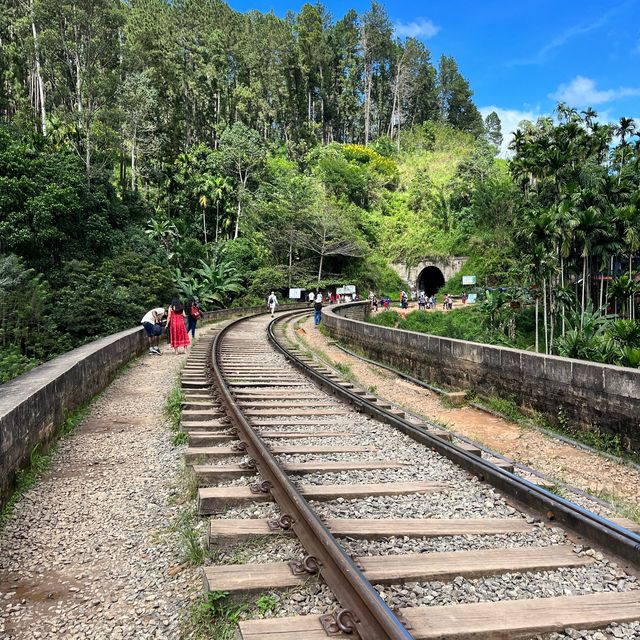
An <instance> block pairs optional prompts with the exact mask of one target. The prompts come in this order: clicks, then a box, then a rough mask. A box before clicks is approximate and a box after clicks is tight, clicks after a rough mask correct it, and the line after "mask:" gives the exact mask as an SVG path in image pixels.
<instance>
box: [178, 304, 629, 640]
mask: <svg viewBox="0 0 640 640" xmlns="http://www.w3.org/2000/svg"><path fill="white" fill-rule="evenodd" d="M297 315H298V314H296V313H294V314H286V315H284V316H282V317H280V318H279V319H277V320H276V321H275V322H273V323H271V322H270V319H269V318H266V317H265V316H257V317H252V318H249V319H243V320H241V321H237V322H234V323H231V324H229V325H228V326H227V327H225V328H224V329H222V330H221V331H220V332H218V333H216V334H215V336H214V337H212V338H203V339H202V340H201V341H200V342H199V343H198V344H197V345H196V346H195V347H194V350H193V352H192V354H191V356H190V358H189V361H188V363H187V366H186V368H185V370H184V372H183V381H182V385H183V389H184V392H185V394H186V397H185V404H184V408H183V423H182V427H183V429H184V430H185V431H186V432H188V434H189V446H188V448H187V450H186V453H185V455H186V458H187V461H188V462H189V463H190V464H191V465H193V470H194V473H195V475H196V478H197V480H198V484H199V487H200V488H199V490H198V510H199V513H200V514H201V515H203V516H209V517H210V523H209V532H208V536H209V543H210V545H211V546H212V547H213V548H221V549H224V548H226V547H228V546H230V545H236V547H242V545H244V544H246V543H247V542H248V541H253V542H255V541H256V540H260V541H261V544H262V546H261V547H260V550H259V551H258V552H257V553H256V554H254V556H255V557H252V556H251V554H249V557H252V561H251V562H241V563H238V564H220V565H213V566H208V567H205V569H204V582H205V589H207V590H209V591H215V592H224V593H226V594H227V595H228V596H229V597H230V598H246V597H247V595H251V596H252V597H253V596H256V595H260V594H261V593H263V592H269V591H273V590H277V591H279V592H282V593H285V594H292V595H291V597H289V596H286V595H285V596H284V597H283V598H282V599H281V600H280V603H281V604H282V606H281V607H280V609H279V610H277V611H275V613H276V614H277V616H278V617H268V618H264V619H257V620H245V621H242V622H240V624H239V630H238V637H240V638H244V639H246V640H249V639H252V640H253V639H255V640H258V639H259V638H260V639H262V638H266V639H270V640H286V639H289V638H293V637H296V638H303V639H310V640H315V639H320V638H326V637H344V638H357V637H360V638H363V639H367V640H368V639H376V640H377V639H378V638H407V639H408V638H415V639H416V640H418V639H422V638H425V639H426V638H487V637H491V638H494V637H495V638H532V637H537V636H538V635H539V634H545V633H551V632H557V633H559V634H563V632H564V630H565V629H568V628H569V629H574V630H575V629H579V630H580V629H582V630H584V629H606V628H607V627H608V625H610V624H612V623H613V624H616V625H618V626H616V627H615V628H611V629H613V630H611V633H614V634H618V635H614V636H611V637H623V638H624V637H628V638H636V637H640V636H639V635H636V634H640V623H638V622H637V621H638V620H640V588H639V585H638V583H637V580H636V576H635V569H636V568H637V566H638V562H639V558H638V556H639V554H640V551H639V549H640V547H638V541H639V540H640V538H638V536H637V534H635V533H633V532H632V531H629V530H628V529H626V528H625V527H624V526H621V523H611V522H609V521H605V520H603V519H602V518H598V517H597V516H593V514H589V512H587V511H586V510H584V509H582V508H580V507H578V506H576V505H572V504H571V503H568V502H567V501H564V500H562V499H561V498H557V497H555V496H553V495H552V494H548V492H546V491H545V490H544V489H542V488H541V487H538V486H535V485H533V484H532V483H531V482H528V481H527V480H524V479H520V478H516V477H515V476H513V474H511V473H510V472H509V470H508V469H505V468H504V467H503V468H501V467H500V466H498V465H496V464H494V463H492V462H490V461H486V460H482V459H481V458H479V457H478V453H479V452H477V451H472V450H471V448H469V447H459V446H457V445H455V444H453V443H451V442H449V441H447V439H446V436H444V434H441V433H434V432H433V429H432V428H431V427H430V426H429V425H424V424H420V423H419V422H417V421H415V420H412V419H410V417H409V416H405V415H404V414H403V412H402V411H401V410H399V409H398V408H396V407H394V406H392V405H390V404H388V403H385V402H384V401H383V400H381V399H379V398H376V397H375V396H372V395H371V394H369V393H368V392H367V391H366V390H364V389H359V388H357V386H356V385H354V384H353V383H349V382H347V381H345V380H343V379H341V378H340V377H339V376H338V375H337V374H336V373H335V372H332V371H331V370H329V369H327V368H325V367H323V366H322V365H319V364H318V363H314V362H312V361H311V359H310V358H309V357H308V356H307V355H305V354H303V353H301V352H300V351H298V350H297V349H295V348H292V347H291V346H290V345H287V343H286V341H285V340H284V339H283V337H282V325H283V323H285V322H287V321H290V320H291V319H292V318H295V317H297ZM271 343H272V344H271ZM274 346H275V348H274ZM454 461H455V463H454ZM498 489H500V491H498ZM548 519H550V520H548ZM558 523H561V524H564V525H566V526H568V527H570V528H569V529H566V530H565V529H564V528H561V527H559V526H557V525H558ZM245 555H246V554H245ZM276 559H277V560H278V561H274V560H276ZM291 602H294V603H298V604H297V606H295V607H293V606H289V604H290V603H291ZM300 603H302V604H300ZM288 613H306V615H295V616H291V615H287V614H288ZM280 616H281V617H280ZM574 633H577V632H574ZM619 634H621V635H619ZM557 637H563V635H559V636H557ZM566 637H588V636H581V635H577V636H576V635H567V636H566ZM594 637H597V636H594ZM601 637H604V638H606V637H607V635H603V634H601Z"/></svg>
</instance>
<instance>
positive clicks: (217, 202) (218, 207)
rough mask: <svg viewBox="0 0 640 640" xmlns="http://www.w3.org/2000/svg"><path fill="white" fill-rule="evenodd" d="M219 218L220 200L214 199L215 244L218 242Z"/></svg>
mask: <svg viewBox="0 0 640 640" xmlns="http://www.w3.org/2000/svg"><path fill="white" fill-rule="evenodd" d="M219 218H220V200H217V201H216V244H218V219H219Z"/></svg>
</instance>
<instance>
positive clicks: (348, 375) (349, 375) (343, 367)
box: [333, 362, 356, 382]
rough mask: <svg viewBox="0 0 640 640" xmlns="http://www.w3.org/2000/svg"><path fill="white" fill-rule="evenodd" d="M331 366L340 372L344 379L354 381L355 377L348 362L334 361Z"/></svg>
mask: <svg viewBox="0 0 640 640" xmlns="http://www.w3.org/2000/svg"><path fill="white" fill-rule="evenodd" d="M333 367H334V368H335V369H337V370H338V371H339V372H340V373H341V374H342V377H343V378H344V379H345V380H348V381H349V382H354V380H355V379H356V376H355V374H354V373H353V370H352V369H351V365H350V364H348V363H346V362H334V363H333Z"/></svg>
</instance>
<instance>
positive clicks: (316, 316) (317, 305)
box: [313, 293, 322, 329]
mask: <svg viewBox="0 0 640 640" xmlns="http://www.w3.org/2000/svg"><path fill="white" fill-rule="evenodd" d="M321 320H322V294H321V293H317V294H316V301H315V302H314V303H313V322H314V324H315V326H316V329H317V328H318V325H319V324H320V321H321Z"/></svg>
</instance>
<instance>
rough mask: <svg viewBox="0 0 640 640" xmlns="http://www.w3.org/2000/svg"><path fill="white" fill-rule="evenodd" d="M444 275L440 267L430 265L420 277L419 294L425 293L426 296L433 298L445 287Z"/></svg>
mask: <svg viewBox="0 0 640 640" xmlns="http://www.w3.org/2000/svg"><path fill="white" fill-rule="evenodd" d="M444 283H445V280H444V274H443V273H442V271H440V269H438V267H436V266H434V265H429V266H428V267H425V268H424V269H423V270H422V271H421V272H420V275H419V276H418V292H420V291H424V293H425V295H426V296H431V295H434V294H436V293H438V291H439V290H440V289H441V288H442V287H444Z"/></svg>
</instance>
